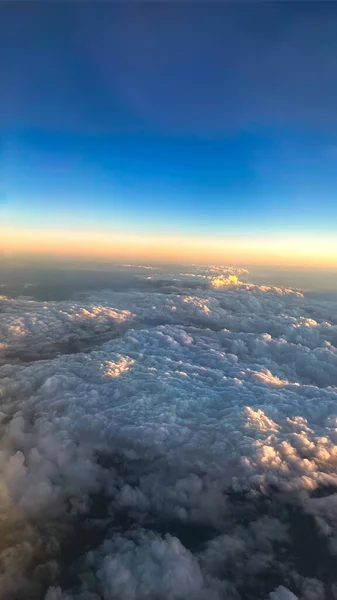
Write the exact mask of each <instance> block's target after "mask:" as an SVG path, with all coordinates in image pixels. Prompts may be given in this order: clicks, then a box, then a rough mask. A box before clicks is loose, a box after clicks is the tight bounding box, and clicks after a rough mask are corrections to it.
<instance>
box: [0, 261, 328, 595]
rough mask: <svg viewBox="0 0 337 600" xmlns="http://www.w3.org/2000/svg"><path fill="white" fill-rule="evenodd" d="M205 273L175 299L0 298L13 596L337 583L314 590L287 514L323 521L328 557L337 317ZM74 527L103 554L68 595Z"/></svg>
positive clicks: (87, 563)
mask: <svg viewBox="0 0 337 600" xmlns="http://www.w3.org/2000/svg"><path fill="white" fill-rule="evenodd" d="M175 275H176V274H172V281H173V280H174V276H175ZM192 275H194V276H196V277H195V278H196V279H197V278H198V277H199V276H200V281H201V283H202V282H204V281H206V287H205V285H204V284H203V285H201V286H200V287H194V288H193V289H192V288H190V281H191V279H192V277H191V273H189V274H188V275H187V276H186V277H185V276H184V275H179V277H180V280H179V282H178V283H179V285H178V284H177V285H175V288H174V289H170V291H169V292H167V291H165V290H163V289H161V291H158V289H157V288H153V289H152V291H151V290H149V291H147V292H144V291H140V290H137V289H135V290H134V291H130V292H119V293H117V292H111V291H108V290H105V291H102V292H99V293H98V292H95V293H94V294H88V295H87V296H86V297H85V299H84V302H80V300H77V301H76V302H70V301H69V302H65V301H64V302H61V303H56V302H50V303H40V302H36V301H33V300H27V299H16V300H9V299H6V298H4V297H3V298H2V300H1V303H2V304H1V308H2V315H1V316H2V320H1V344H2V346H1V348H0V352H1V358H2V367H0V433H1V444H0V533H1V539H2V540H4V542H1V544H0V560H1V562H2V564H3V565H4V568H3V570H2V572H0V592H1V596H2V597H3V598H4V600H12V599H13V600H14V598H19V599H21V598H28V597H30V596H29V594H30V595H31V596H32V594H35V596H36V600H37V599H38V598H39V597H41V598H43V596H44V594H45V593H47V596H46V600H61V599H62V600H66V599H67V598H69V597H70V596H72V597H75V598H76V599H77V598H78V599H79V600H98V599H99V598H103V599H104V600H107V599H108V598H109V599H110V598H112V597H113V598H116V599H117V600H119V599H121V600H133V599H134V600H138V598H139V600H142V599H143V598H146V599H147V600H152V599H153V600H157V599H160V598H168V600H170V599H171V598H172V599H173V600H175V599H179V598H186V596H190V597H191V600H194V599H195V600H204V599H205V600H206V598H207V599H210V600H213V598H214V600H220V598H223V597H226V598H233V599H234V598H235V599H237V600H239V599H240V598H241V597H242V598H243V597H245V594H246V593H247V590H248V591H249V594H250V597H252V594H254V593H255V595H256V597H268V595H269V594H270V598H272V599H273V600H276V598H277V599H278V598H280V599H281V598H282V599H283V598H284V599H285V598H289V599H290V598H294V597H296V596H299V597H301V598H302V597H303V598H305V599H306V598H308V600H311V598H314V596H313V594H314V593H316V594H318V595H317V596H316V597H317V598H323V597H324V585H330V583H329V581H330V580H329V581H328V579H327V581H328V583H326V584H325V583H324V584H323V583H322V581H319V578H317V573H316V572H315V573H312V577H310V578H308V577H307V578H306V579H305V578H304V579H305V581H304V579H303V577H304V575H303V576H302V574H301V572H300V570H301V568H300V565H299V564H297V563H296V560H297V558H296V557H297V554H296V552H297V553H298V550H296V552H295V551H294V555H292V544H295V542H294V540H293V536H294V535H295V533H294V532H293V531H292V528H291V516H290V514H291V511H292V510H295V509H296V510H298V511H300V514H301V515H305V518H307V519H311V521H310V523H312V527H313V528H314V527H316V528H317V532H318V533H317V535H321V536H323V539H324V540H326V547H327V549H328V550H327V552H328V551H329V552H330V554H331V555H333V552H334V550H333V548H334V542H333V540H334V538H333V536H334V532H335V528H336V525H337V510H336V499H335V498H336V494H334V493H332V492H329V490H330V489H331V490H332V491H333V490H334V488H335V487H336V486H337V475H336V461H337V350H336V345H337V326H336V317H335V313H334V311H333V307H332V306H331V303H329V302H327V301H321V302H319V301H318V300H313V299H309V298H307V297H306V296H305V295H303V294H300V293H298V292H293V291H292V290H283V289H279V288H273V287H258V286H254V285H251V284H249V283H244V284H240V283H239V282H235V285H229V286H221V289H217V287H214V286H213V285H212V278H213V277H214V276H216V277H218V278H220V279H221V278H223V279H221V281H222V280H225V279H226V278H230V277H234V276H236V273H235V272H233V270H232V271H231V270H227V271H226V272H223V273H222V272H221V271H220V272H219V271H217V270H216V269H215V268H211V269H209V271H207V270H206V269H205V268H203V269H201V270H200V268H198V267H195V270H194V271H193V270H192ZM239 275H240V273H237V276H239ZM160 276H161V274H160V273H159V274H157V273H156V274H155V277H156V278H159V277H160ZM243 276H244V277H246V274H244V273H243ZM230 281H231V282H233V281H234V280H233V279H230ZM151 285H152V283H151ZM159 289H160V288H159ZM69 344H70V347H69ZM71 344H72V346H71ZM323 488H324V489H325V490H327V491H326V493H325V492H324V494H323V496H322V497H320V493H321V490H322V489H323ZM97 498H101V500H100V501H99V500H98V499H97ZM95 502H96V503H98V504H99V502H101V503H102V504H104V509H103V508H101V509H100V510H101V512H99V513H98V516H97V514H96V512H95V510H96V509H95V508H94V507H95V506H96V505H95ZM99 505H100V504H99ZM266 506H267V508H266ZM303 518H304V517H303ZM243 522H244V523H245V525H242V523H243ZM79 523H83V525H81V526H83V527H85V524H86V523H88V524H89V525H90V527H93V529H94V530H95V532H96V535H98V534H97V531H98V532H100V536H99V537H100V544H97V543H96V546H95V547H96V549H94V548H92V550H91V552H89V553H88V552H87V547H83V549H78V550H77V554H76V552H75V554H76V557H75V558H76V560H75V558H74V557H73V558H72V559H71V561H70V559H69V561H70V562H71V565H72V566H71V568H72V569H74V570H75V572H76V573H77V576H78V575H79V574H80V579H81V581H80V582H79V581H78V580H74V581H72V583H69V584H65V585H63V584H62V581H63V580H62V577H61V574H62V569H64V568H66V567H65V566H64V564H63V563H62V558H61V556H60V552H61V550H60V549H61V548H63V546H64V545H65V546H66V545H67V540H69V539H70V538H72V536H74V535H76V533H74V532H76V527H79ZM121 523H124V525H123V526H122V525H121ZM165 523H166V524H167V525H166V526H165V527H164V524H165ZM175 529H177V531H175ZM164 530H165V531H164ZM184 531H185V532H187V531H188V532H194V533H193V534H192V533H190V534H189V535H187V533H185V534H184V533H183V532H184ZM204 531H207V535H206V534H204V533H203V532H204ZM198 532H199V533H198ZM191 535H192V537H193V535H194V537H195V538H198V539H199V538H200V539H199V541H198V542H192V541H191V540H190V536H191ZM185 537H186V539H185ZM187 538H188V539H187ZM296 543H297V542H296ZM324 543H325V542H324ZM329 548H330V550H329ZM285 549H286V554H284V552H285ZM313 552H315V549H314V548H313ZM282 553H283V554H282ZM81 555H82V557H81ZM295 563H296V564H295ZM294 564H295V566H294ZM32 565H34V569H33V574H32V568H33V567H32ZM67 568H70V566H69V567H68V566H67ZM296 568H298V569H299V574H296ZM317 572H318V571H317ZM265 574H272V575H273V577H274V578H275V581H276V580H277V582H278V583H279V584H282V585H281V587H278V583H275V585H274V591H273V587H270V586H271V583H268V581H269V579H268V577H269V575H268V576H265ZM296 577H297V578H296ZM299 577H302V579H300V581H301V582H302V583H300V584H299V583H298V581H299V579H298V578H299ZM75 579H76V578H75ZM270 581H274V580H273V579H272V577H271V575H270ZM264 582H265V583H264ZM48 585H49V586H50V589H49V591H48V592H46V589H47V587H48ZM245 586H246V587H245ZM268 586H269V587H268ZM287 588H288V589H287ZM32 590H35V591H34V592H33V591H32ZM290 590H293V591H290ZM313 590H316V591H313ZM331 590H332V588H331ZM331 590H330V591H331ZM331 593H332V591H331ZM20 594H21V595H20ZM285 594H286V595H285ZM294 594H296V595H295V596H294ZM319 594H321V596H319ZM322 594H323V595H322ZM34 600H35V598H34Z"/></svg>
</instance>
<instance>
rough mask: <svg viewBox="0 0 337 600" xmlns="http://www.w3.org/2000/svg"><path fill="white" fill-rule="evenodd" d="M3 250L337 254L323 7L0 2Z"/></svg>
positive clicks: (287, 260)
mask: <svg viewBox="0 0 337 600" xmlns="http://www.w3.org/2000/svg"><path fill="white" fill-rule="evenodd" d="M0 40H1V41H0V73H1V76H0V77H1V79H0V85H1V94H0V130H1V133H2V135H1V147H0V152H1V157H0V169H1V171H0V175H1V178H0V218H1V224H0V250H1V252H3V253H4V255H5V256H12V255H16V254H19V255H22V254H26V255H27V254H34V255H35V254H38V255H41V254H42V255H46V254H47V255H49V254H50V255H55V254H56V255H62V256H85V257H90V256H92V257H101V258H102V257H105V258H106V257H109V258H117V259H119V258H122V259H124V258H130V259H133V258H139V259H146V260H150V259H154V260H155V259H158V260H163V261H164V260H171V261H172V260H174V261H178V260H179V259H185V260H191V261H193V260H199V261H202V260H205V261H207V260H213V261H223V260H227V262H231V261H232V262H237V261H239V262H244V263H246V264H248V263H249V262H257V263H266V264H287V265H289V264H295V265H303V266H304V265H315V266H328V267H329V266H333V267H336V266H337V241H336V239H337V235H336V234H337V198H336V195H337V192H336V191H337V164H336V163H337V110H336V106H337V5H336V3H334V2H326V3H325V2H298V3H296V2H280V3H279V2H271V3H267V2H261V3H255V2H228V3H225V2H223V3H220V2H215V3H206V2H196V3H194V2H186V3H183V2H179V3H178V2H154V3H147V2H142V3H137V2H127V3H123V2H120V3H119V2H112V3H78V2H73V3H68V2H62V3H47V2H45V3H40V2H29V1H24V2H22V3H20V2H15V3H6V2H4V3H2V4H1V6H0Z"/></svg>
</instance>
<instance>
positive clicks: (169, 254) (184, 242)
mask: <svg viewBox="0 0 337 600" xmlns="http://www.w3.org/2000/svg"><path fill="white" fill-rule="evenodd" d="M0 253H1V254H2V255H3V256H4V257H5V258H16V257H22V256H27V255H29V256H34V257H44V258H48V257H55V258H67V259H77V260H88V259H95V260H96V259H100V260H109V259H112V260H143V261H144V260H146V261H152V262H155V261H156V262H163V263H165V262H167V263H172V262H200V263H206V262H227V263H229V262H231V263H244V264H252V265H254V264H265V265H271V266H298V267H325V268H337V238H336V237H332V236H310V237H309V236H304V235H295V234H292V235H289V234H283V235H281V234H278V235H275V236H271V235H269V236H264V237H263V238H259V237H258V236H257V235H255V236H245V235H235V236H234V235H233V236H228V234H227V235H226V234H224V236H223V237H222V238H219V237H214V238H207V237H204V236H202V237H200V236H199V237H197V236H196V235H194V236H192V235H189V236H188V235H186V236H182V235H181V236H179V235H163V236H160V235H153V234H151V235H150V234H149V235H144V234H143V235H135V234H116V233H112V234H106V233H103V234H99V233H96V232H95V233H94V232H83V231H81V232H80V231H69V230H41V229H38V230H28V229H14V228H5V229H1V228H0Z"/></svg>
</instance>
